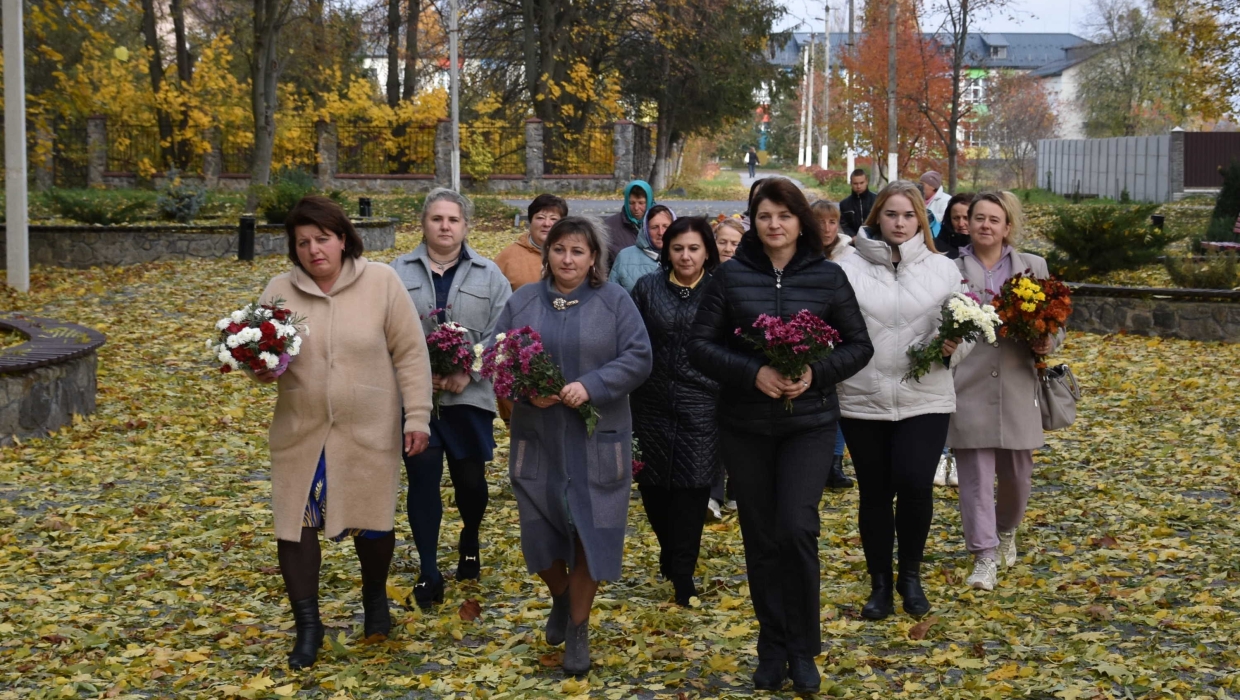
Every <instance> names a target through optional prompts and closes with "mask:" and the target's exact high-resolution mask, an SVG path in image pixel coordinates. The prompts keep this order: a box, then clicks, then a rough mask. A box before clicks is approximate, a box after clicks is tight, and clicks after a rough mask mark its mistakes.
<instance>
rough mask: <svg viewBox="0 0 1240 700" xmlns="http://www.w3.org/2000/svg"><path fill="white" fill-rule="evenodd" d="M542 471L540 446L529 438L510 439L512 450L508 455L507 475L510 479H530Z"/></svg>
mask: <svg viewBox="0 0 1240 700" xmlns="http://www.w3.org/2000/svg"><path fill="white" fill-rule="evenodd" d="M541 473H542V446H541V445H539V444H538V441H537V440H533V439H530V438H518V437H514V438H513V439H512V451H511V453H510V454H509V456H508V476H509V478H511V479H522V480H526V481H532V480H534V479H537V478H538V477H539V475H540V474H541Z"/></svg>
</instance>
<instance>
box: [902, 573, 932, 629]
mask: <svg viewBox="0 0 1240 700" xmlns="http://www.w3.org/2000/svg"><path fill="white" fill-rule="evenodd" d="M896 591H897V592H898V593H899V594H900V597H901V598H903V599H904V612H906V613H908V614H909V615H912V616H913V617H921V616H922V615H925V614H926V613H928V612H930V601H929V600H926V592H925V591H923V590H922V589H921V565H920V564H918V565H917V566H916V567H915V568H914V567H904V566H901V567H900V576H899V577H898V578H897V579H896Z"/></svg>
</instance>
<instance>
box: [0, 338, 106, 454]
mask: <svg viewBox="0 0 1240 700" xmlns="http://www.w3.org/2000/svg"><path fill="white" fill-rule="evenodd" d="M0 328H4V329H12V330H16V331H18V332H19V333H21V334H22V335H24V336H25V337H26V342H24V343H21V344H19V345H15V346H12V347H7V348H3V349H0V445H7V444H8V443H9V442H11V441H12V440H13V438H14V437H17V438H27V437H41V436H44V435H47V434H48V433H49V432H51V431H53V430H56V429H57V428H60V427H61V426H64V425H67V424H68V423H70V422H71V421H72V420H73V417H74V416H76V415H86V414H89V413H94V412H95V388H96V367H97V366H98V361H97V359H96V351H97V350H98V349H99V347H100V346H102V345H103V343H104V337H103V334H102V333H100V332H98V331H96V330H94V329H91V328H86V327H84V326H79V325H77V324H73V323H65V322H62V321H54V320H51V319H46V318H33V317H27V316H23V315H21V314H5V315H3V316H0Z"/></svg>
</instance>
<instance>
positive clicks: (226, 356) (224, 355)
mask: <svg viewBox="0 0 1240 700" xmlns="http://www.w3.org/2000/svg"><path fill="white" fill-rule="evenodd" d="M215 357H216V359H218V360H219V361H220V362H221V363H223V364H226V365H227V364H230V363H232V362H236V360H235V359H233V356H232V353H230V352H228V351H227V350H220V351H219V352H218V353H216V355H215Z"/></svg>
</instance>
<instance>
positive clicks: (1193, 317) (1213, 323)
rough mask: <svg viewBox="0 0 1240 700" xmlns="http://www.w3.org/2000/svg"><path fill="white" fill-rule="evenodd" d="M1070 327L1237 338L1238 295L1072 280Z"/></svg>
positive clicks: (1235, 340)
mask: <svg viewBox="0 0 1240 700" xmlns="http://www.w3.org/2000/svg"><path fill="white" fill-rule="evenodd" d="M1074 287H1075V290H1074V292H1075V293H1074V295H1073V297H1072V318H1071V319H1069V321H1068V328H1069V329H1071V330H1075V331H1083V332H1085V333H1101V334H1111V333H1131V334H1133V335H1147V336H1159V337H1164V338H1185V339H1188V340H1207V341H1224V342H1228V343H1240V294H1238V293H1235V292H1230V293H1229V292H1219V293H1211V292H1206V291H1202V292H1199V293H1196V294H1194V293H1193V292H1192V291H1190V290H1183V289H1139V288H1138V289H1134V288H1128V287H1103V286H1100V285H1074Z"/></svg>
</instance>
